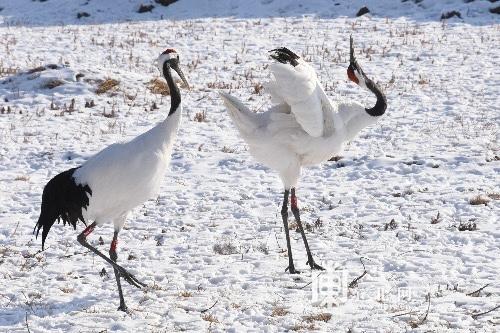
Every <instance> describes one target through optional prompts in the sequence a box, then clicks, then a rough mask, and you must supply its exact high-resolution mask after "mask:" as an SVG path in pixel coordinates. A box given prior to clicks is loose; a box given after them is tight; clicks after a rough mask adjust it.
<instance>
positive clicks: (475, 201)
mask: <svg viewBox="0 0 500 333" xmlns="http://www.w3.org/2000/svg"><path fill="white" fill-rule="evenodd" d="M488 202H490V199H489V198H488V197H486V196H484V195H482V194H479V195H478V196H475V197H474V198H472V199H470V200H469V203H470V204H471V205H485V206H486V205H488Z"/></svg>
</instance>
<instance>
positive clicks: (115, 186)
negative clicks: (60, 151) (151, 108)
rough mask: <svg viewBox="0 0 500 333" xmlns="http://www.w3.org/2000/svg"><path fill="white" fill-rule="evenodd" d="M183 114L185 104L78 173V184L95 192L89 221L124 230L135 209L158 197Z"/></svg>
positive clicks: (86, 212) (85, 214)
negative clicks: (129, 216) (131, 212)
mask: <svg viewBox="0 0 500 333" xmlns="http://www.w3.org/2000/svg"><path fill="white" fill-rule="evenodd" d="M181 115H182V105H180V106H179V109H178V110H177V111H176V112H175V113H174V114H172V115H170V116H169V117H167V118H166V119H165V120H164V121H162V122H161V123H160V124H158V125H157V126H155V127H154V128H152V129H150V130H149V131H147V132H145V133H143V134H141V135H139V136H138V137H136V138H135V139H133V140H132V141H129V142H126V143H116V144H113V145H111V146H109V147H107V148H105V149H104V150H102V151H101V152H99V153H97V154H96V155H94V156H92V157H91V158H90V159H89V160H87V162H85V164H83V165H82V166H81V167H80V168H78V169H77V170H76V171H75V173H74V175H73V176H74V178H75V181H76V183H77V184H82V185H89V186H90V188H91V189H92V196H90V198H89V206H88V207H87V209H86V210H84V211H83V217H84V218H85V220H86V221H95V222H96V223H97V225H102V224H104V223H109V222H112V223H114V227H115V230H120V229H121V228H122V227H123V224H124V223H125V219H126V216H127V214H128V213H129V212H130V210H131V209H132V208H134V207H136V206H137V205H140V204H142V203H143V202H144V201H146V200H148V199H151V198H153V197H155V196H156V195H157V194H158V191H159V189H160V185H161V182H162V180H163V178H164V176H165V173H166V171H167V167H168V165H169V163H170V156H171V151H172V146H173V144H174V142H175V138H176V136H177V130H178V128H179V124H180V120H181Z"/></svg>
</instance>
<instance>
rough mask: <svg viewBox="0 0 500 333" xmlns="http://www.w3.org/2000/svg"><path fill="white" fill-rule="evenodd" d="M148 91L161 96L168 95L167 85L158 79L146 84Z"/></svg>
mask: <svg viewBox="0 0 500 333" xmlns="http://www.w3.org/2000/svg"><path fill="white" fill-rule="evenodd" d="M148 89H149V91H151V92H152V93H153V94H157V95H158V94H159V95H162V96H168V95H170V89H169V88H168V85H167V83H166V82H165V81H164V80H162V79H160V78H159V77H157V78H154V79H152V80H151V81H149V82H148Z"/></svg>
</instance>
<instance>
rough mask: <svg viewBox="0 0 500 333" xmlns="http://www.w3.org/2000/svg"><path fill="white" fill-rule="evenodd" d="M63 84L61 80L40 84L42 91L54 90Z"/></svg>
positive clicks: (50, 80)
mask: <svg viewBox="0 0 500 333" xmlns="http://www.w3.org/2000/svg"><path fill="white" fill-rule="evenodd" d="M63 84H64V81H63V80H61V79H49V80H47V81H45V82H44V83H42V85H41V88H42V89H54V88H55V87H59V86H62V85H63Z"/></svg>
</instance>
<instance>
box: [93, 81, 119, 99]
mask: <svg viewBox="0 0 500 333" xmlns="http://www.w3.org/2000/svg"><path fill="white" fill-rule="evenodd" d="M119 84H120V81H118V80H115V79H111V78H107V79H105V80H104V81H102V82H101V83H99V85H98V86H97V89H96V91H95V93H96V94H97V95H101V94H104V93H106V92H108V91H110V90H111V89H113V88H114V87H116V86H118V85H119Z"/></svg>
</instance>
